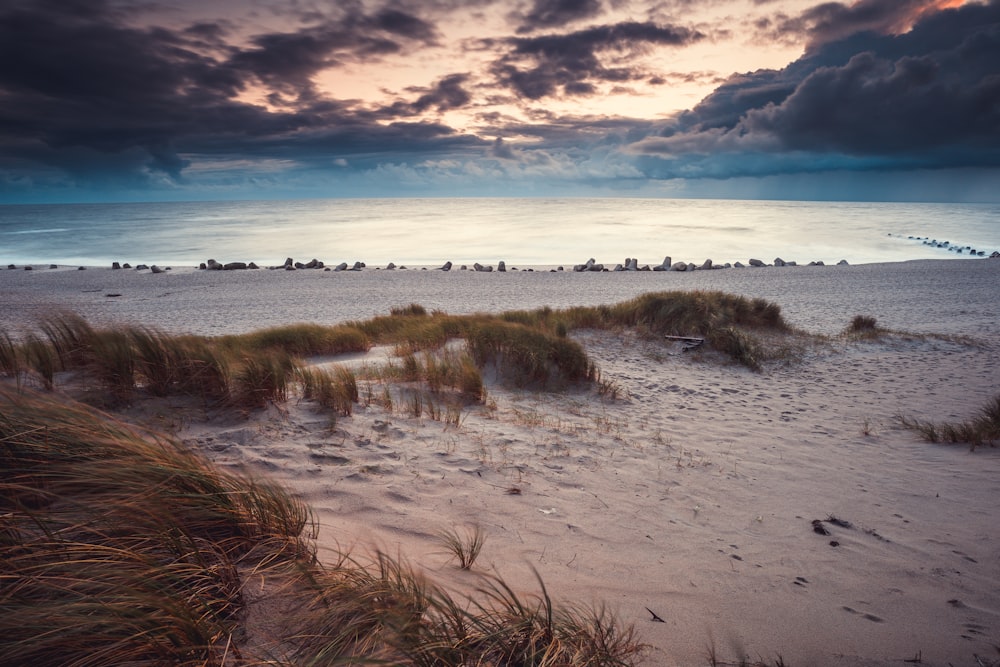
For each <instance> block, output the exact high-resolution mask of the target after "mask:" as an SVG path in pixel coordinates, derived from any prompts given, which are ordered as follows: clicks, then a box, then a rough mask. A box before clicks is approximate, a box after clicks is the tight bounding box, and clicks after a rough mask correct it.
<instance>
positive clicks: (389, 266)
mask: <svg viewBox="0 0 1000 667" xmlns="http://www.w3.org/2000/svg"><path fill="white" fill-rule="evenodd" d="M448 263H449V264H450V263H451V262H448ZM385 270H386V271H395V270H396V265H395V264H393V263H392V262H389V263H388V264H386V267H385Z"/></svg>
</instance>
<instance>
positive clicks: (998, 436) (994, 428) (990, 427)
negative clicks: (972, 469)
mask: <svg viewBox="0 0 1000 667" xmlns="http://www.w3.org/2000/svg"><path fill="white" fill-rule="evenodd" d="M899 421H900V423H901V424H902V425H903V427H904V428H907V429H910V430H913V431H916V432H918V433H919V434H920V436H921V437H922V438H923V439H924V440H926V441H927V442H932V443H938V442H941V443H951V444H967V445H969V448H970V449H973V450H974V449H975V448H976V447H979V446H981V445H986V444H988V445H991V446H995V445H996V443H997V441H1000V394H998V395H996V396H994V397H993V398H992V399H990V400H989V401H987V403H986V404H985V405H984V406H983V407H982V408H980V410H979V412H978V413H977V414H976V415H975V416H974V417H973V418H972V419H969V420H966V421H963V422H938V423H936V422H932V421H926V420H922V419H917V418H914V417H907V416H905V415H900V416H899Z"/></svg>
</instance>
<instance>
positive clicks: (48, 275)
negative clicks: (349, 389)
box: [0, 258, 1000, 335]
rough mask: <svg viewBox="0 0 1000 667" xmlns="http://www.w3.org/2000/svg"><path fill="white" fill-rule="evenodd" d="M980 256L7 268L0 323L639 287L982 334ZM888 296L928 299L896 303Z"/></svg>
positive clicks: (989, 270)
mask: <svg viewBox="0 0 1000 667" xmlns="http://www.w3.org/2000/svg"><path fill="white" fill-rule="evenodd" d="M979 259H980V261H957V259H954V258H953V259H942V260H924V259H920V260H911V261H907V262H890V263H883V264H857V265H848V266H836V265H825V266H813V267H807V266H797V267H763V268H745V269H724V270H711V271H693V272H691V271H685V272H674V271H670V272H653V271H635V272H633V271H622V272H607V273H595V272H582V273H574V272H573V271H561V272H556V271H548V270H545V271H533V272H531V271H526V270H521V271H510V270H509V271H507V272H506V273H499V272H497V271H494V272H492V273H485V272H476V271H461V270H454V269H453V270H452V271H450V272H443V271H436V270H433V269H429V268H428V269H427V270H422V269H420V270H417V269H409V270H405V271H403V270H394V271H387V270H375V269H366V270H363V271H344V272H340V273H337V274H336V276H335V275H334V272H326V271H322V270H299V271H267V270H256V271H254V270H247V271H200V270H198V269H196V268H193V267H185V268H181V267H177V268H175V269H174V270H172V271H166V272H164V273H161V274H153V273H151V272H150V271H135V270H124V269H123V270H118V271H115V270H112V269H106V268H105V269H96V270H85V271H79V270H75V269H71V268H69V267H67V268H61V269H52V270H50V269H44V270H32V271H24V270H14V271H10V270H7V271H0V291H2V300H3V303H4V308H3V309H2V311H0V329H6V330H7V331H9V332H11V333H12V334H13V335H18V334H19V333H24V332H27V331H30V330H31V328H32V326H33V324H34V323H36V322H37V321H38V320H39V319H40V318H41V317H43V316H45V315H46V314H48V313H51V312H55V311H60V310H66V311H72V312H76V313H77V314H79V315H81V316H82V317H84V318H86V319H88V321H91V322H92V324H94V325H114V324H116V323H132V324H142V325H145V326H152V327H156V328H160V329H162V330H164V331H166V332H168V333H178V334H181V333H192V334H204V335H223V334H227V333H245V332H248V331H250V330H254V329H262V328H267V327H272V326H278V325H282V324H290V323H294V322H314V323H317V324H340V323H343V322H346V321H351V320H361V319H367V318H369V317H371V316H374V315H379V314H385V313H387V312H388V311H389V309H390V308H392V307H396V306H406V305H409V304H411V303H417V304H420V305H422V306H424V307H425V308H427V309H428V310H429V311H435V310H437V311H442V312H447V313H451V314H464V313H471V312H484V311H486V312H503V311H509V310H522V309H530V308H536V307H537V308H541V307H546V306H548V307H552V308H559V307H572V306H577V305H582V306H588V305H602V304H611V303H616V302H620V301H624V300H627V299H630V298H633V297H635V296H638V295H639V294H642V293H644V292H654V291H665V290H667V291H669V290H695V289H704V290H718V291H724V292H730V293H734V294H741V295H744V296H748V297H755V298H756V297H760V298H764V299H767V300H769V301H773V302H775V303H777V304H778V305H780V306H781V307H782V311H783V312H784V313H785V314H786V316H787V317H788V318H789V320H790V322H791V323H792V324H793V325H794V326H796V327H799V328H802V329H805V330H808V331H813V332H816V333H823V334H832V333H836V332H838V331H840V330H841V329H842V328H843V326H844V325H845V324H846V320H847V319H848V318H849V317H850V316H852V315H854V314H871V315H874V316H877V317H878V318H879V320H880V321H883V322H885V323H886V325H887V326H890V327H893V328H900V329H902V328H904V324H906V323H907V322H909V321H911V320H913V317H912V313H913V312H914V311H919V312H921V313H922V318H921V319H920V321H919V329H918V330H920V331H935V330H937V331H940V332H943V333H949V332H952V331H955V330H957V329H960V328H961V327H962V326H963V325H965V326H970V325H971V326H974V328H975V329H976V330H977V331H978V330H988V329H989V328H990V327H991V326H993V323H992V322H989V319H988V318H987V317H985V316H983V315H982V313H984V312H985V313H989V312H995V311H996V307H995V306H994V304H993V303H992V301H990V302H987V303H977V304H974V307H972V306H973V304H968V303H966V304H965V306H963V303H964V302H966V301H968V299H969V294H972V293H976V294H979V293H983V294H990V293H993V294H994V295H995V286H996V284H998V283H1000V261H997V260H991V259H984V258H979ZM978 288H982V291H978V292H977V291H975V290H977V289H978ZM893 293H901V294H907V293H924V294H926V295H927V296H926V297H925V298H924V299H923V300H921V299H913V300H910V299H894V298H892V297H890V296H889V295H890V294H893ZM810 295H812V296H810ZM970 318H971V321H970ZM995 321H1000V314H998V315H997V318H996V320H994V322H995Z"/></svg>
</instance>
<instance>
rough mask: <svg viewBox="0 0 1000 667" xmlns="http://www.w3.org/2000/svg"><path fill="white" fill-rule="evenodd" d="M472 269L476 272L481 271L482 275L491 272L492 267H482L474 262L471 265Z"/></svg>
mask: <svg viewBox="0 0 1000 667" xmlns="http://www.w3.org/2000/svg"><path fill="white" fill-rule="evenodd" d="M472 268H473V269H475V270H476V271H481V272H483V273H490V272H491V271H493V266H492V265H489V264H487V265H486V266H483V265H482V264H480V263H479V262H476V263H475V264H473V265H472Z"/></svg>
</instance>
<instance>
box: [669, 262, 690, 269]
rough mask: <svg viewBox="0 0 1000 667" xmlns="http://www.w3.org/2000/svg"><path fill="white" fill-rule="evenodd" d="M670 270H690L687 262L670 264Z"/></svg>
mask: <svg viewBox="0 0 1000 667" xmlns="http://www.w3.org/2000/svg"><path fill="white" fill-rule="evenodd" d="M670 270H671V271H687V270H688V265H687V262H675V263H674V264H671V265H670Z"/></svg>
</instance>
